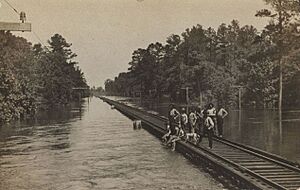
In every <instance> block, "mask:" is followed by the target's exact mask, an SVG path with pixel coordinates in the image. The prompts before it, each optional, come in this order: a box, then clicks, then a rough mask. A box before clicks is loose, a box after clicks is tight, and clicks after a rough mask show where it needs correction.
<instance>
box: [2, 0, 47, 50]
mask: <svg viewBox="0 0 300 190" xmlns="http://www.w3.org/2000/svg"><path fill="white" fill-rule="evenodd" d="M4 1H5V2H6V3H7V4H8V6H9V7H10V8H12V9H13V10H14V12H16V13H17V14H18V15H20V13H19V12H18V11H17V9H16V8H14V7H13V6H12V5H11V4H10V3H9V2H8V1H7V0H4ZM32 33H33V34H34V36H35V37H36V38H37V40H38V41H39V42H40V43H41V44H42V45H43V46H44V47H45V48H46V49H47V51H50V50H49V48H48V47H47V46H45V44H44V43H43V42H42V40H41V38H40V37H39V36H38V35H37V33H36V32H35V31H34V30H32Z"/></svg>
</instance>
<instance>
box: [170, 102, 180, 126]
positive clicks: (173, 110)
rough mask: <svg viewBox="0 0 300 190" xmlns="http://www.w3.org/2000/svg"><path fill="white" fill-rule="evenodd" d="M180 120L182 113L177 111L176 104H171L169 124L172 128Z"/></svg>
mask: <svg viewBox="0 0 300 190" xmlns="http://www.w3.org/2000/svg"><path fill="white" fill-rule="evenodd" d="M179 118H180V113H179V111H177V109H176V108H175V106H174V104H170V111H169V115H168V119H169V124H170V126H172V127H173V126H174V127H175V125H176V120H178V119H179Z"/></svg>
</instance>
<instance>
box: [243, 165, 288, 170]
mask: <svg viewBox="0 0 300 190" xmlns="http://www.w3.org/2000/svg"><path fill="white" fill-rule="evenodd" d="M247 168H248V169H250V170H265V169H268V170H277V169H281V170H283V169H285V168H282V167H280V166H276V165H270V166H251V167H247Z"/></svg>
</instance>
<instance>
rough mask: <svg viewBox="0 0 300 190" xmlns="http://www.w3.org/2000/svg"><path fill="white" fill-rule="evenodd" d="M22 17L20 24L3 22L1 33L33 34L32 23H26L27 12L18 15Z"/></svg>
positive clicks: (0, 25) (0, 26)
mask: <svg viewBox="0 0 300 190" xmlns="http://www.w3.org/2000/svg"><path fill="white" fill-rule="evenodd" d="M18 14H19V15H20V21H21V22H20V23H18V22H1V21H0V31H22V32H31V23H25V21H26V14H25V12H20V13H18Z"/></svg>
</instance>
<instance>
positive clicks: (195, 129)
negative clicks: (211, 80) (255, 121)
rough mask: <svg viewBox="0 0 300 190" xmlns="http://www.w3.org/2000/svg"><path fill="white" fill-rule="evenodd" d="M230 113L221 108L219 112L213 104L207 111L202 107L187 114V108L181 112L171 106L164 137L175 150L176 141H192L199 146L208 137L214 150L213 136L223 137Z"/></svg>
mask: <svg viewBox="0 0 300 190" xmlns="http://www.w3.org/2000/svg"><path fill="white" fill-rule="evenodd" d="M227 115H228V112H227V111H226V110H225V109H224V108H223V107H220V108H219V109H218V110H217V109H216V108H215V107H214V105H213V104H212V103H210V104H208V105H207V106H206V107H205V109H201V108H200V107H199V108H197V109H195V108H191V111H190V112H189V113H187V111H186V110H185V108H182V109H181V112H179V111H178V110H177V109H176V108H175V106H174V104H171V105H170V110H169V114H168V119H169V122H168V123H167V131H168V132H167V133H166V134H165V135H164V136H163V137H162V140H163V141H164V143H165V144H166V145H171V146H172V150H173V151H174V150H175V147H176V141H178V140H184V141H191V140H192V142H194V143H195V144H196V145H198V144H199V143H200V142H201V141H202V138H203V137H205V136H206V137H208V142H209V148H210V149H212V145H213V141H212V138H213V136H214V135H215V136H219V137H222V136H223V120H224V118H225V117H226V116H227Z"/></svg>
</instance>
